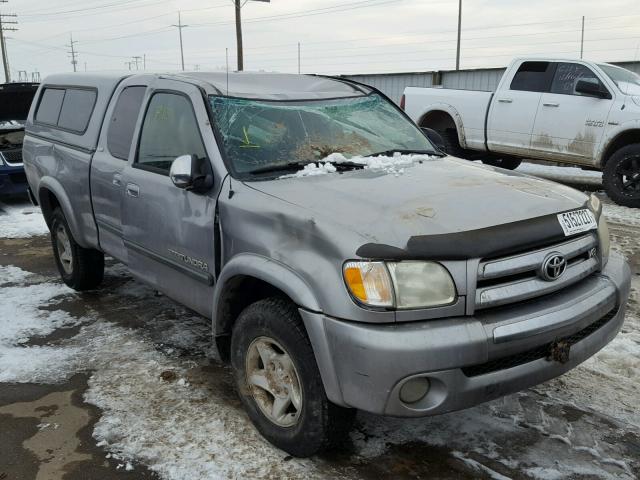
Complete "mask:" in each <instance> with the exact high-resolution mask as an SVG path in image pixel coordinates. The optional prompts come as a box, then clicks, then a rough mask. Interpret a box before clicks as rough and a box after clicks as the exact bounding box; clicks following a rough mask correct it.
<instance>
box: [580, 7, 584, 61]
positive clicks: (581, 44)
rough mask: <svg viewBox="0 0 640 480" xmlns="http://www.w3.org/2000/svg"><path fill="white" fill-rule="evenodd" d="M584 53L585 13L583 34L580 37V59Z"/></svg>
mask: <svg viewBox="0 0 640 480" xmlns="http://www.w3.org/2000/svg"><path fill="white" fill-rule="evenodd" d="M583 53H584V15H583V16H582V35H581V37H580V59H582V54H583Z"/></svg>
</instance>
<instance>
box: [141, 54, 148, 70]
mask: <svg viewBox="0 0 640 480" xmlns="http://www.w3.org/2000/svg"><path fill="white" fill-rule="evenodd" d="M146 69H147V54H146V53H143V54H142V70H146Z"/></svg>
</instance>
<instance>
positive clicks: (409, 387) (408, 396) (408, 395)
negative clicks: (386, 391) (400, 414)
mask: <svg viewBox="0 0 640 480" xmlns="http://www.w3.org/2000/svg"><path fill="white" fill-rule="evenodd" d="M428 391H429V380H428V379H426V378H422V377H418V378H412V379H411V380H408V381H407V382H405V384H404V385H402V387H401V388H400V400H402V401H403V402H404V403H416V402H418V401H420V400H422V399H423V398H424V396H425V395H426V394H427V392H428Z"/></svg>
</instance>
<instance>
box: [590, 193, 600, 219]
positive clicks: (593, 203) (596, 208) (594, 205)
mask: <svg viewBox="0 0 640 480" xmlns="http://www.w3.org/2000/svg"><path fill="white" fill-rule="evenodd" d="M589 208H590V209H591V211H592V212H593V213H594V214H595V216H596V218H598V216H599V215H600V213H601V212H602V202H601V201H600V199H599V198H598V197H597V196H596V195H594V194H593V193H592V194H591V196H590V197H589Z"/></svg>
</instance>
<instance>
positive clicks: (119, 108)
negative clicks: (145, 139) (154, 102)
mask: <svg viewBox="0 0 640 480" xmlns="http://www.w3.org/2000/svg"><path fill="white" fill-rule="evenodd" d="M146 89H147V87H127V88H125V89H124V90H122V92H121V93H120V96H119V97H118V102H117V103H116V106H115V108H114V109H113V114H112V115H111V122H110V124H109V131H108V132H107V148H108V149H109V152H111V155H113V156H114V157H116V158H120V159H122V160H126V159H127V158H129V149H130V148H131V142H132V141H133V129H134V128H135V126H136V121H137V120H138V113H139V112H140V107H141V106H142V99H143V98H144V92H145V91H146Z"/></svg>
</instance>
